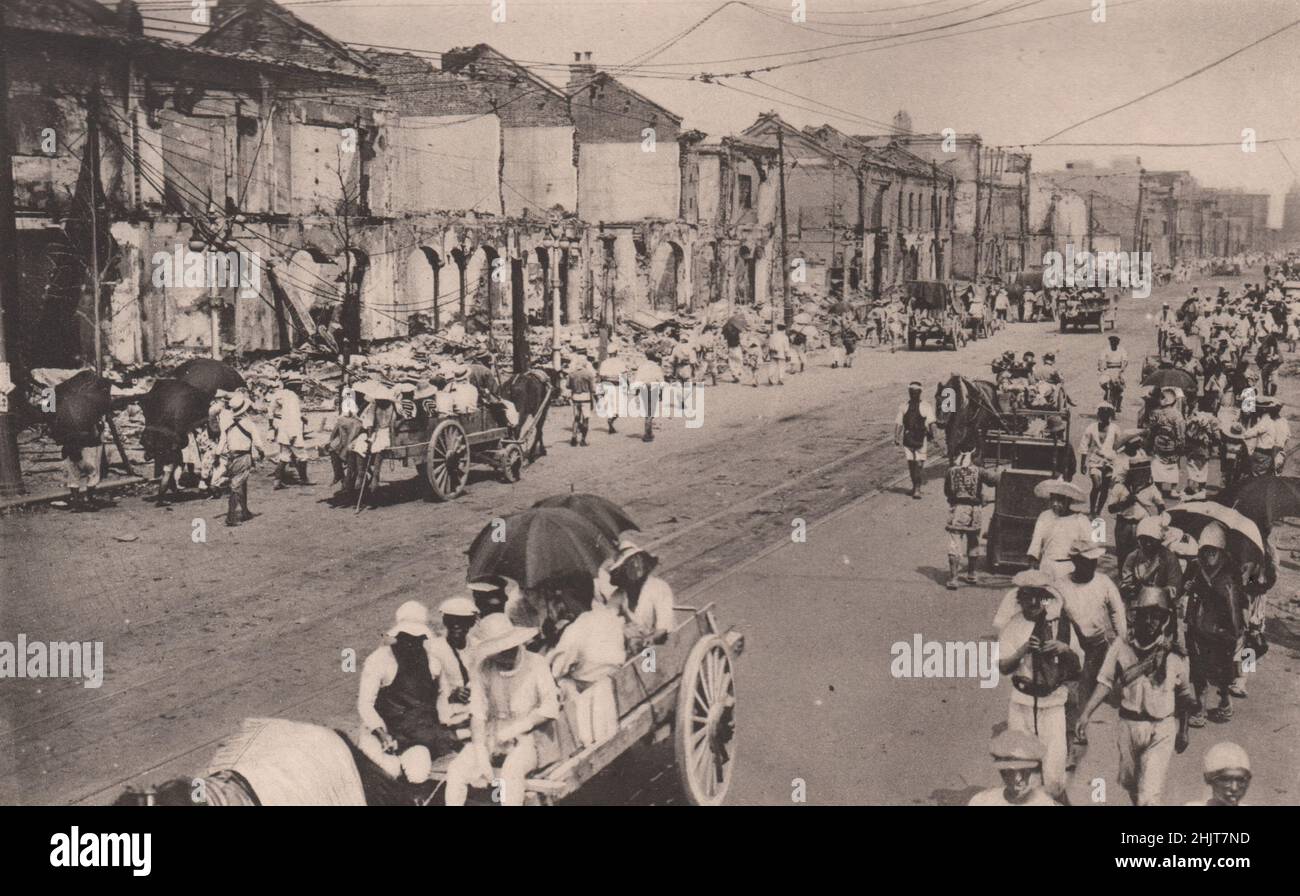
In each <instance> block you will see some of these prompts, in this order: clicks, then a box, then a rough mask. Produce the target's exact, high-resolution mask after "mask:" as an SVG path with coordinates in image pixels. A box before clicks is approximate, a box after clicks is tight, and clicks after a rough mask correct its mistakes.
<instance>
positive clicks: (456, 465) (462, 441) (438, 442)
mask: <svg viewBox="0 0 1300 896" xmlns="http://www.w3.org/2000/svg"><path fill="white" fill-rule="evenodd" d="M428 470H429V487H430V488H431V489H433V496H434V498H436V499H437V500H439V501H450V500H451V499H452V498H455V497H457V496H458V495H460V493H461V492H463V491H464V490H465V482H466V480H468V479H469V441H468V440H467V439H466V438H465V428H464V427H463V426H461V425H460V421H458V420H444V421H442V422H441V423H439V424H438V426H437V427H436V428H435V429H434V431H433V435H431V436H430V437H429V459H428Z"/></svg>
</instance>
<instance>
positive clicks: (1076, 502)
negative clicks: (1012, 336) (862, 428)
mask: <svg viewBox="0 0 1300 896" xmlns="http://www.w3.org/2000/svg"><path fill="white" fill-rule="evenodd" d="M1296 273H1297V271H1295V270H1293V269H1292V266H1291V265H1290V264H1283V265H1277V266H1270V268H1269V269H1267V270H1266V274H1265V279H1264V280H1263V281H1262V282H1260V283H1246V284H1244V285H1243V286H1242V287H1241V288H1239V289H1237V290H1235V291H1229V290H1228V289H1226V288H1220V289H1218V290H1216V291H1215V293H1214V294H1212V295H1202V294H1201V292H1200V291H1199V289H1196V288H1193V289H1192V290H1191V292H1190V294H1189V295H1188V297H1187V300H1186V301H1185V302H1183V303H1182V304H1181V305H1180V307H1178V308H1177V309H1170V308H1169V307H1168V305H1167V304H1166V305H1165V306H1164V307H1163V308H1162V310H1161V313H1160V314H1158V315H1156V316H1155V317H1156V320H1155V327H1156V330H1157V333H1156V336H1157V339H1156V348H1157V350H1156V353H1155V355H1154V356H1152V357H1149V358H1148V359H1146V361H1145V363H1144V364H1143V365H1142V366H1143V369H1142V371H1141V378H1140V381H1139V385H1141V388H1142V390H1143V394H1142V396H1141V401H1140V403H1139V407H1138V408H1137V427H1136V429H1133V430H1129V431H1125V430H1122V429H1121V428H1120V422H1119V419H1120V414H1121V412H1122V410H1123V407H1124V405H1123V394H1124V390H1125V388H1126V386H1127V385H1128V379H1129V376H1130V375H1131V374H1132V373H1134V372H1135V371H1134V370H1132V369H1131V367H1130V362H1129V359H1128V356H1127V352H1126V350H1125V349H1123V348H1122V347H1121V345H1120V343H1121V340H1120V338H1119V337H1118V336H1115V335H1112V336H1110V337H1109V339H1108V347H1107V348H1106V349H1105V350H1103V352H1102V354H1101V356H1100V357H1099V359H1098V363H1097V369H1098V375H1099V385H1100V387H1101V391H1102V397H1103V400H1102V401H1100V402H1099V403H1098V405H1097V406H1096V416H1095V420H1094V421H1093V422H1091V423H1090V424H1089V425H1088V426H1087V427H1086V429H1085V430H1084V432H1083V433H1082V436H1081V437H1079V438H1078V440H1077V442H1076V444H1075V446H1074V448H1073V451H1072V452H1070V453H1071V455H1072V458H1071V463H1070V464H1069V465H1068V469H1054V470H1053V473H1052V476H1051V478H1049V479H1046V480H1043V481H1041V482H1039V484H1038V486H1037V487H1036V488H1035V490H1034V491H1035V494H1036V495H1038V497H1039V498H1040V499H1043V500H1045V501H1046V502H1047V505H1048V506H1047V508H1046V509H1045V510H1043V511H1042V513H1041V514H1040V515H1039V516H1038V518H1037V519H1036V521H1035V524H1034V527H1033V531H1032V534H1031V536H1030V540H1029V544H1028V548H1027V551H1026V553H1027V556H1028V561H1029V565H1030V568H1029V569H1027V570H1024V571H1022V572H1020V573H1019V574H1017V575H1016V576H1015V577H1014V579H1013V580H1012V588H1011V590H1010V591H1008V592H1007V593H1006V594H1005V596H1004V597H1003V600H1002V602H1001V605H1000V606H999V608H998V610H997V613H996V614H995V617H994V625H995V627H996V629H997V631H998V645H999V653H998V657H999V659H998V663H999V671H1000V672H1001V673H1002V674H1003V675H1005V676H1007V678H1008V679H1009V682H1010V684H1011V686H1012V688H1011V694H1010V706H1009V708H1008V716H1007V726H1006V731H1005V732H1004V733H1003V734H1001V735H1000V736H999V737H996V738H995V739H994V741H993V744H992V748H991V749H992V754H993V757H994V761H995V764H996V766H997V767H998V768H999V770H1000V771H1001V773H1002V777H1003V781H1004V786H1003V787H1001V788H994V789H992V790H989V791H985V792H983V793H981V794H979V795H977V796H976V797H975V799H973V800H972V804H975V805H1009V804H1014V805H1051V804H1064V803H1067V802H1068V796H1067V789H1068V784H1069V780H1070V777H1071V774H1072V772H1073V771H1074V770H1075V769H1076V768H1077V766H1078V764H1079V762H1080V760H1081V759H1082V757H1083V756H1084V755H1085V754H1086V752H1087V750H1088V745H1089V737H1088V736H1089V731H1090V729H1091V727H1092V726H1091V722H1092V719H1093V718H1094V716H1095V715H1096V714H1097V713H1098V712H1099V711H1101V708H1102V705H1103V704H1107V705H1109V706H1113V707H1115V709H1116V712H1117V715H1118V718H1117V719H1116V722H1115V732H1116V734H1115V743H1116V752H1117V762H1118V768H1117V779H1118V781H1119V783H1120V785H1121V787H1122V788H1123V789H1124V791H1125V792H1126V794H1127V795H1128V796H1129V798H1130V800H1131V801H1132V802H1133V804H1135V805H1158V804H1160V803H1161V802H1162V801H1163V798H1164V788H1165V781H1166V778H1167V773H1168V770H1169V768H1170V765H1171V763H1172V762H1173V761H1174V757H1175V756H1176V755H1177V754H1181V753H1183V752H1184V751H1185V750H1186V749H1187V748H1188V746H1189V744H1190V743H1191V739H1192V732H1193V731H1194V730H1195V729H1198V728H1205V727H1206V726H1207V725H1208V724H1214V725H1224V724H1229V723H1230V722H1231V720H1232V718H1233V701H1234V700H1241V699H1243V698H1245V697H1247V695H1248V683H1249V678H1250V676H1251V675H1253V674H1256V673H1257V672H1258V671H1259V668H1260V667H1259V660H1260V659H1261V657H1262V656H1263V655H1264V653H1265V652H1266V651H1267V649H1268V643H1267V639H1266V638H1265V634H1264V625H1265V617H1266V610H1267V597H1268V593H1269V591H1270V589H1271V588H1272V587H1273V585H1274V584H1275V582H1276V579H1277V572H1276V557H1275V554H1274V550H1273V547H1272V545H1271V543H1270V540H1269V534H1270V533H1269V532H1268V531H1267V529H1266V527H1264V526H1263V525H1262V524H1261V526H1260V527H1259V528H1260V529H1261V531H1260V533H1259V534H1260V539H1261V542H1262V550H1252V549H1251V547H1250V543H1249V539H1247V538H1244V537H1242V535H1243V533H1241V532H1238V531H1236V530H1234V528H1233V526H1232V525H1231V524H1230V522H1220V521H1216V520H1215V517H1214V512H1213V511H1212V510H1211V511H1207V512H1206V517H1207V518H1208V520H1209V521H1208V522H1206V521H1205V520H1204V519H1202V520H1201V522H1202V523H1203V525H1200V526H1197V527H1196V528H1194V529H1193V531H1192V532H1188V531H1183V530H1182V529H1180V528H1178V527H1176V526H1174V525H1173V519H1172V518H1171V515H1170V511H1175V512H1178V511H1179V510H1180V508H1182V507H1188V508H1189V510H1188V512H1189V513H1190V512H1192V511H1193V509H1194V508H1195V507H1196V503H1195V502H1202V501H1204V500H1205V499H1206V498H1207V497H1208V496H1209V495H1210V494H1211V492H1212V489H1211V486H1210V481H1211V475H1210V474H1211V472H1212V467H1214V466H1217V467H1218V474H1219V476H1218V482H1219V484H1218V488H1217V490H1213V492H1214V494H1216V495H1222V494H1226V493H1228V490H1231V489H1234V488H1240V487H1241V486H1242V484H1243V483H1244V481H1246V480H1248V479H1251V478H1255V477H1269V476H1274V475H1276V474H1277V473H1279V472H1280V471H1281V470H1282V467H1283V464H1284V462H1285V459H1286V456H1287V451H1288V448H1289V443H1290V439H1291V432H1290V427H1289V424H1288V423H1287V421H1286V419H1285V417H1284V416H1283V414H1282V410H1283V405H1282V402H1281V401H1280V400H1279V399H1278V398H1277V396H1276V393H1277V383H1276V374H1277V372H1278V369H1279V367H1280V366H1281V363H1282V352H1281V345H1280V343H1286V344H1288V345H1291V344H1292V342H1293V339H1294V338H1295V333H1296V330H1297V327H1298V326H1300V296H1298V295H1296V293H1295V292H1294V291H1292V292H1291V293H1290V294H1289V295H1288V294H1287V292H1286V291H1284V289H1283V284H1284V282H1285V281H1286V280H1288V279H1291V278H1292V277H1294V276H1295V274H1296ZM1054 360H1055V359H1054V358H1050V357H1049V356H1046V355H1045V356H1044V358H1043V363H1042V364H1041V365H1040V364H1038V363H1036V358H1035V354H1034V352H1032V351H1031V352H1025V353H1023V354H1022V355H1021V356H1020V357H1019V358H1017V356H1016V355H1015V354H1014V353H1012V352H1006V353H1005V354H1004V355H1002V356H1000V357H999V358H997V359H995V360H994V362H993V365H992V369H993V373H994V376H995V380H996V388H997V396H998V400H999V404H1000V406H1001V407H1002V408H1003V409H1004V411H1010V412H1011V413H1012V414H1017V413H1020V412H1022V411H1025V410H1029V411H1041V412H1043V414H1041V415H1039V416H1040V417H1043V416H1045V418H1046V420H1048V421H1050V420H1053V419H1056V420H1057V422H1058V423H1063V417H1064V416H1065V414H1066V413H1068V410H1067V409H1068V408H1069V407H1070V406H1071V405H1074V402H1073V401H1072V400H1071V398H1070V396H1069V395H1068V394H1067V393H1066V392H1065V389H1064V384H1063V382H1062V379H1061V376H1060V374H1059V372H1057V371H1055V369H1054V367H1055V365H1054V364H1053V363H1051V362H1053V361H1054ZM1045 367H1046V368H1049V369H1048V370H1044V368H1045ZM1167 371H1176V373H1175V374H1172V375H1171V374H1169V373H1167ZM1148 383H1149V384H1152V385H1142V384H1148ZM909 393H910V394H909V400H908V401H907V402H905V403H904V404H903V405H901V406H900V408H899V413H898V417H897V419H896V421H895V440H896V442H898V444H900V445H901V446H902V448H903V451H904V454H905V457H906V460H907V462H908V466H909V474H910V479H911V482H912V492H911V493H912V496H913V497H914V498H917V497H920V495H921V488H922V467H923V464H924V460H925V456H926V455H925V451H926V446H927V444H933V445H939V444H940V434H939V431H938V426H937V421H936V417H935V412H934V408H933V406H931V405H930V404H929V403H928V402H926V401H924V400H923V399H922V397H921V384H920V383H912V384H911V386H910V389H909ZM1030 435H1039V436H1041V435H1050V434H1049V433H1046V432H1035V433H1031V434H1030ZM949 447H954V446H949ZM980 447H981V444H980V437H979V433H978V432H973V431H972V432H966V433H964V434H963V437H962V441H961V443H960V444H958V445H956V446H955V450H952V451H950V452H949V464H948V468H947V471H946V474H945V478H944V497H945V499H946V500H947V503H948V506H949V513H948V517H947V525H946V529H947V532H948V538H949V544H948V561H949V577H948V583H947V587H948V588H949V589H956V588H958V587H959V583H960V582H965V583H975V582H976V581H977V572H976V569H977V558H978V556H979V555H980V553H981V550H980V547H979V539H980V533H981V530H982V528H983V522H984V521H983V519H982V508H983V507H984V505H985V504H986V503H987V500H988V498H987V496H986V490H987V489H990V488H994V489H995V488H996V487H997V485H998V482H999V478H1000V470H999V469H998V467H997V466H996V465H995V464H990V463H987V462H984V463H982V462H981V460H982V458H980V457H978V456H977V453H978V452H979V449H980ZM1216 461H1217V464H1216ZM1076 470H1077V472H1078V473H1080V474H1082V475H1083V476H1085V477H1086V483H1087V485H1086V486H1085V487H1084V488H1080V487H1079V486H1077V485H1075V483H1074V475H1075V472H1076ZM1201 506H1204V505H1201ZM1214 506H1219V507H1224V508H1225V509H1226V505H1218V504H1216V505H1214ZM1108 515H1113V516H1112V517H1111V520H1113V525H1112V526H1110V527H1108V526H1107V523H1108V522H1110V520H1108V518H1107V517H1108ZM1179 519H1180V520H1182V519H1187V517H1183V516H1181V515H1180V516H1179ZM1193 533H1194V534H1193ZM1108 535H1110V536H1112V537H1108ZM1108 552H1109V553H1111V554H1112V556H1113V560H1114V563H1115V567H1114V568H1115V572H1114V574H1113V575H1112V574H1108V573H1106V572H1104V571H1102V570H1101V569H1100V565H1101V564H1102V561H1103V558H1105V556H1106V554H1107V553H1108ZM963 563H964V564H965V570H964V571H963V569H962V566H963ZM1250 776H1251V772H1250V762H1249V758H1248V757H1247V755H1246V753H1245V751H1244V750H1243V749H1242V748H1241V747H1240V746H1238V745H1237V744H1234V743H1231V742H1226V741H1225V742H1221V743H1218V744H1216V745H1214V746H1212V747H1210V749H1208V750H1207V751H1206V752H1205V754H1204V777H1205V781H1206V783H1207V784H1208V785H1209V786H1210V788H1211V796H1210V797H1209V799H1208V804H1210V805H1236V804H1238V803H1239V802H1240V801H1241V798H1242V797H1243V796H1244V795H1245V792H1246V789H1247V787H1248V786H1249V783H1250ZM1196 804H1198V805H1199V804H1203V803H1200V802H1198V803H1196Z"/></svg>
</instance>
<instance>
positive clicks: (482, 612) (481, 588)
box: [469, 576, 515, 619]
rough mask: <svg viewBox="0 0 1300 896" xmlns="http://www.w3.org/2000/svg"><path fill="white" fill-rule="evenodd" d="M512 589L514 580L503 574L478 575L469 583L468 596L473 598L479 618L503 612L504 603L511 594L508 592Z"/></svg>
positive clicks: (506, 602)
mask: <svg viewBox="0 0 1300 896" xmlns="http://www.w3.org/2000/svg"><path fill="white" fill-rule="evenodd" d="M514 590H515V588H514V582H513V581H511V580H510V579H508V578H506V577H505V576H479V577H478V578H476V579H475V580H474V581H472V582H470V583H469V591H470V596H471V597H473V598H474V606H475V607H476V608H477V609H478V616H479V619H484V618H486V617H488V616H491V615H492V614H493V613H504V612H505V611H506V604H508V603H509V602H510V598H511V597H512V596H513V595H512V594H511V593H510V592H511V591H514Z"/></svg>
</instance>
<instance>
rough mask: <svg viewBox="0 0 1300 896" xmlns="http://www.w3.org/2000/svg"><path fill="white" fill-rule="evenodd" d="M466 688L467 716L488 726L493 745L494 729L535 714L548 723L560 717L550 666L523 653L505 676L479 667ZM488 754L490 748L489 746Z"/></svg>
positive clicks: (536, 657)
mask: <svg viewBox="0 0 1300 896" xmlns="http://www.w3.org/2000/svg"><path fill="white" fill-rule="evenodd" d="M471 674H473V680H472V682H471V684H470V701H469V705H470V715H471V716H473V717H474V718H476V719H482V720H483V721H484V722H485V723H486V724H487V726H488V737H489V740H490V741H491V742H492V745H494V744H495V738H496V733H495V732H496V729H497V727H498V726H500V725H502V724H504V723H507V722H511V721H515V720H517V719H520V718H523V717H524V716H527V715H528V714H530V713H533V712H537V713H540V714H541V715H542V716H543V717H545V718H548V719H554V718H558V717H559V715H560V694H559V689H558V688H557V687H556V685H555V678H554V676H552V675H551V665H550V663H548V662H546V660H545V659H543V658H542V657H540V656H538V655H537V654H535V653H530V652H529V651H527V650H522V651H520V652H519V663H518V665H516V666H515V668H513V669H511V670H510V671H509V672H503V671H501V670H499V669H494V668H491V667H490V666H489V665H488V664H487V663H484V664H482V665H481V666H479V669H478V672H477V673H471ZM489 752H492V746H491V745H490V746H489Z"/></svg>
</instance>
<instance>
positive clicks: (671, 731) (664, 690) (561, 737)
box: [433, 604, 745, 806]
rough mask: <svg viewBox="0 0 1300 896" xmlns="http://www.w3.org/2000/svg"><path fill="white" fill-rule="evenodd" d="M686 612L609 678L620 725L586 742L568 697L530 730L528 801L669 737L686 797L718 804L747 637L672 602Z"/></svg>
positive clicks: (440, 768) (567, 789)
mask: <svg viewBox="0 0 1300 896" xmlns="http://www.w3.org/2000/svg"><path fill="white" fill-rule="evenodd" d="M676 609H677V610H678V618H679V619H680V618H681V616H682V611H687V612H689V613H690V615H689V617H687V618H686V620H685V621H684V622H682V623H681V624H680V625H678V626H677V627H676V628H675V629H674V630H673V631H672V632H671V633H670V634H669V635H668V640H667V641H665V642H664V643H663V644H658V645H655V646H653V647H649V648H647V649H646V650H644V651H642V652H641V653H639V654H636V655H635V656H633V657H632V658H631V659H629V660H628V661H627V662H626V663H624V664H623V666H622V667H621V668H620V669H619V670H618V672H617V673H615V675H614V678H613V686H614V699H615V703H616V705H617V707H618V717H619V723H618V730H617V731H616V732H615V733H614V734H613V735H612V736H611V737H608V738H606V739H605V740H603V741H601V742H599V743H596V744H593V745H591V746H583V745H582V743H581V742H580V741H579V740H578V738H577V735H576V734H575V732H576V730H577V725H576V721H575V720H574V719H573V717H572V716H571V712H572V705H571V704H570V703H564V704H562V705H561V707H560V717H559V718H558V719H556V720H555V721H553V722H548V723H546V724H544V725H542V726H541V727H540V728H538V729H537V730H536V732H535V739H536V741H537V758H538V769H537V771H535V772H533V773H532V775H530V776H529V778H528V780H527V783H526V788H527V796H526V798H525V802H526V803H527V804H529V805H552V804H554V803H557V802H559V801H561V800H563V799H565V798H566V797H569V796H572V795H573V794H575V793H576V792H577V791H578V790H580V789H581V788H582V787H583V785H585V784H586V783H587V782H589V781H591V779H592V778H594V777H595V776H596V775H597V774H598V773H599V772H601V771H602V770H604V769H606V768H607V767H609V766H610V764H612V763H613V762H614V761H615V760H616V759H618V758H619V757H620V756H622V755H623V754H624V753H626V752H627V751H628V750H630V749H632V748H633V747H635V746H636V745H637V744H640V743H659V742H662V741H664V740H667V739H668V738H669V737H671V738H672V741H673V755H674V759H675V765H676V767H677V779H678V784H679V785H680V788H681V792H682V795H683V796H684V797H685V799H686V801H687V802H688V803H689V804H691V805H696V806H716V805H720V804H721V803H722V802H723V801H724V800H725V799H726V796H727V791H728V789H729V788H730V786H731V778H732V774H733V772H734V770H735V765H736V745H735V709H736V679H735V660H736V657H737V656H738V655H739V654H740V653H741V652H742V651H743V650H744V645H745V641H744V637H743V636H742V635H741V634H740V633H739V632H736V631H734V630H724V629H723V628H721V626H720V625H719V623H718V620H717V618H716V616H715V615H714V611H713V605H712V604H710V605H708V606H706V607H704V608H703V609H696V608H695V607H680V606H679V607H677V608H676ZM451 760H452V757H451V756H445V757H442V758H441V759H439V760H436V761H435V762H434V770H433V777H434V779H435V780H445V779H446V772H447V767H448V766H449V765H450V764H451Z"/></svg>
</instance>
